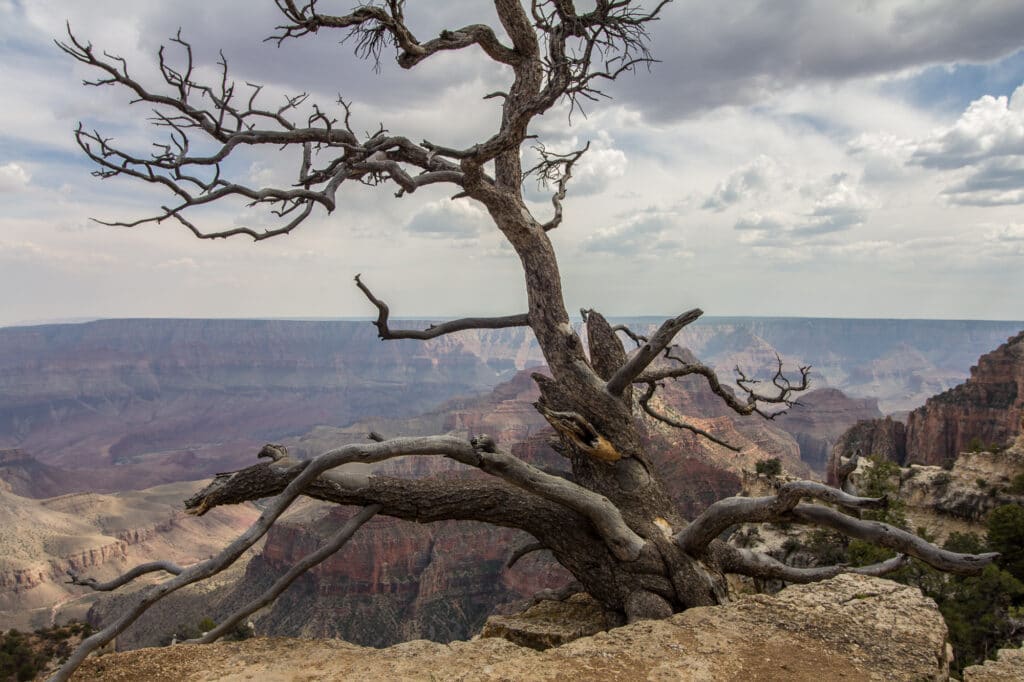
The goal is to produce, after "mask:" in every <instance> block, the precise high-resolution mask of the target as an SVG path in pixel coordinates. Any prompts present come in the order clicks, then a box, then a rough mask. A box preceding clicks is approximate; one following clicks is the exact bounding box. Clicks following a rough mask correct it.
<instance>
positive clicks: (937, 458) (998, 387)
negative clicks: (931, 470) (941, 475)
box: [828, 332, 1024, 482]
mask: <svg viewBox="0 0 1024 682" xmlns="http://www.w3.org/2000/svg"><path fill="white" fill-rule="evenodd" d="M1022 419H1024V332H1020V333H1018V334H1016V335H1015V336H1012V337H1010V338H1009V339H1008V340H1007V341H1006V343H1003V344H1002V345H1000V346H999V347H998V348H996V349H995V350H992V351H990V352H988V353H985V354H984V355H982V356H981V357H980V358H979V359H978V361H977V364H976V365H974V366H973V367H971V370H970V376H969V377H968V378H967V380H966V381H964V382H963V383H962V384H959V385H957V386H955V387H953V388H951V389H949V390H947V391H944V392H942V393H940V394H938V395H935V396H932V397H931V398H929V399H928V400H927V401H926V402H925V404H924V405H922V406H921V407H919V408H917V409H916V410H913V411H912V412H911V413H910V414H909V415H908V417H907V424H906V426H905V427H904V425H903V424H901V423H899V422H895V421H894V420H891V419H888V418H887V419H873V420H864V421H861V422H858V423H857V424H856V425H855V426H853V427H851V428H850V429H849V430H848V431H847V432H846V433H845V434H843V436H842V437H841V438H840V439H839V441H838V442H837V443H836V445H835V447H834V448H833V450H832V454H831V456H830V459H829V465H828V470H829V477H828V480H829V481H830V482H834V481H835V471H836V469H837V467H838V466H839V462H840V461H842V460H844V459H846V458H849V457H851V456H853V455H861V456H868V455H872V454H877V455H881V456H883V457H885V458H886V459H889V460H891V461H894V462H896V463H898V464H900V465H907V464H926V465H937V466H945V467H951V466H953V463H954V462H955V461H956V459H957V457H958V456H960V455H961V453H963V452H965V451H967V450H995V451H997V452H998V451H999V450H1000V449H1001V448H1003V447H1005V446H1007V445H1008V444H1009V443H1011V442H1012V441H1013V440H1014V439H1015V438H1016V437H1017V436H1018V435H1019V434H1020V433H1021V431H1022V429H1024V423H1022Z"/></svg>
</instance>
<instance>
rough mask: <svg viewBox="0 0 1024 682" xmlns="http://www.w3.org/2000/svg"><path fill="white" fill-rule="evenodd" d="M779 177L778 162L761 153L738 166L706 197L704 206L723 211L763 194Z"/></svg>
mask: <svg viewBox="0 0 1024 682" xmlns="http://www.w3.org/2000/svg"><path fill="white" fill-rule="evenodd" d="M777 177H778V164H777V163H776V162H775V160H774V159H772V158H771V157H769V156H765V155H764V154H761V155H760V156H758V157H757V158H756V159H754V160H753V161H751V162H750V163H748V164H747V165H745V166H742V167H740V168H737V169H736V170H734V171H733V172H732V173H730V174H729V177H727V178H726V179H725V180H723V181H722V182H720V183H718V185H717V186H716V187H715V190H714V191H713V192H712V193H711V196H709V197H708V198H707V199H705V201H704V203H703V205H702V208H707V209H712V210H715V211H721V210H723V209H725V208H728V207H729V206H732V205H733V204H735V203H737V202H740V201H743V200H745V199H749V198H750V197H751V196H755V195H763V194H764V193H765V191H766V190H768V188H769V185H770V184H772V183H773V182H774V181H775V179H776V178H777Z"/></svg>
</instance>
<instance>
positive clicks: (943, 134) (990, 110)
mask: <svg viewBox="0 0 1024 682" xmlns="http://www.w3.org/2000/svg"><path fill="white" fill-rule="evenodd" d="M908 163H910V164H913V165H916V166H920V167H922V168H928V169H934V170H937V171H940V172H945V173H946V174H947V176H948V177H949V178H950V179H948V180H947V183H948V184H947V185H946V187H945V188H944V189H943V190H942V195H943V196H944V197H945V198H946V199H947V200H948V201H949V202H950V203H952V204H959V205H963V206H1004V205H1016V204H1024V85H1021V86H1020V87H1018V88H1017V89H1016V90H1014V92H1013V94H1012V95H1011V96H1010V97H992V96H990V95H985V96H984V97H981V98H979V99H977V100H975V101H973V102H971V104H970V105H969V106H968V107H967V110H966V111H964V113H963V114H962V115H961V116H960V117H959V118H958V119H957V120H956V122H955V123H953V125H951V126H948V127H945V128H940V129H937V130H935V131H933V132H932V133H931V134H930V135H928V136H927V137H925V138H924V139H922V140H919V141H918V142H917V143H916V145H915V148H914V150H913V153H912V154H911V155H910V158H909V161H908Z"/></svg>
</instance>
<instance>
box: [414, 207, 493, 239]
mask: <svg viewBox="0 0 1024 682" xmlns="http://www.w3.org/2000/svg"><path fill="white" fill-rule="evenodd" d="M489 220H490V219H489V217H488V216H487V214H486V213H485V212H484V210H483V209H482V208H480V207H479V206H477V205H475V204H473V203H470V202H469V201H466V200H455V201H453V200H451V199H439V200H437V201H432V202H430V203H429V204H426V205H425V206H424V207H423V208H421V209H420V210H419V211H417V212H416V213H415V214H414V215H413V216H412V218H410V219H409V221H408V222H407V223H406V224H405V229H406V231H407V232H411V233H412V234H414V235H417V236H422V237H430V238H434V239H459V240H462V239H475V238H476V237H477V236H478V235H479V234H480V231H481V228H482V227H483V226H485V225H487V224H489Z"/></svg>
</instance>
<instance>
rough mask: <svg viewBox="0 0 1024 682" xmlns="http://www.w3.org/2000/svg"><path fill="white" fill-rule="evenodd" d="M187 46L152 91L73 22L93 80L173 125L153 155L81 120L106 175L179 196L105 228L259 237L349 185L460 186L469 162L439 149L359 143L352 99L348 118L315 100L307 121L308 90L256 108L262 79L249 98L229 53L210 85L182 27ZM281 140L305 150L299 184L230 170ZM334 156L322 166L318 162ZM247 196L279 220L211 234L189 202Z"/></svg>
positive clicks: (325, 204) (77, 53)
mask: <svg viewBox="0 0 1024 682" xmlns="http://www.w3.org/2000/svg"><path fill="white" fill-rule="evenodd" d="M171 42H172V43H174V44H176V45H177V46H179V48H180V49H181V50H182V52H183V53H184V65H183V66H181V67H178V68H176V67H173V66H171V65H170V64H169V62H168V61H167V57H166V54H165V51H164V49H163V48H161V49H160V51H159V54H158V59H159V70H160V73H161V76H162V77H163V80H164V86H166V87H165V88H164V90H165V92H160V91H155V90H151V89H149V88H147V87H146V86H144V85H143V84H142V83H141V82H139V81H138V80H136V79H135V78H133V77H132V76H131V75H130V74H129V73H128V69H127V66H126V63H125V60H124V59H122V58H121V57H118V56H116V55H111V54H107V53H104V54H102V55H100V54H97V52H96V50H95V49H94V48H93V46H92V44H91V43H87V42H83V41H81V40H79V39H78V38H77V37H76V36H75V35H74V34H73V33H72V32H71V29H70V27H69V28H68V42H58V43H57V45H58V46H59V47H60V49H61V50H63V51H64V52H65V53H67V54H68V55H70V56H71V57H73V58H74V59H76V60H78V61H80V62H82V63H84V64H87V65H89V66H92V67H94V68H96V69H98V70H100V71H101V72H103V73H104V74H105V76H104V77H102V78H99V79H97V80H94V81H86V84H87V85H93V86H105V85H118V86H122V87H124V88H127V89H128V90H129V91H131V92H132V93H133V94H134V96H135V99H134V100H133V101H134V102H135V103H140V102H141V103H147V104H151V105H153V106H154V107H156V109H155V110H154V114H153V118H152V119H151V120H152V123H153V125H155V126H157V127H158V128H164V129H167V130H168V140H167V142H166V143H159V144H156V145H154V146H155V147H156V151H155V152H153V153H152V154H151V155H149V156H148V157H144V156H137V155H133V154H130V153H127V152H125V151H123V150H121V149H119V148H118V147H116V146H114V145H113V144H112V142H111V140H110V138H106V137H104V136H102V135H101V134H100V133H99V132H95V131H94V132H88V131H86V130H85V128H84V126H83V125H81V124H79V126H78V129H77V130H76V132H75V138H76V141H77V142H78V145H79V147H81V149H82V150H83V151H84V152H85V153H86V155H87V156H88V157H89V158H90V159H92V160H93V161H94V162H95V163H96V164H97V165H98V166H99V169H98V170H97V171H95V172H94V175H96V176H98V177H100V178H110V177H117V176H127V177H132V178H135V179H137V180H140V181H142V182H146V183H150V184H156V185H160V186H162V187H164V188H166V189H167V190H169V191H170V192H171V193H172V194H173V195H174V196H175V201H176V203H174V204H169V205H165V206H163V207H162V212H161V213H159V214H157V215H154V216H150V217H147V218H142V219H139V220H134V221H98V222H101V223H102V224H105V225H116V226H123V227H135V226H138V225H142V224H145V223H150V222H156V223H159V222H163V221H164V220H167V219H168V218H173V219H174V220H176V221H178V222H179V223H181V224H182V225H183V226H184V227H186V228H187V229H188V230H189V231H191V232H192V233H193V234H194V235H195V236H196V237H199V238H201V239H222V238H227V237H232V236H236V235H244V236H248V237H251V238H252V239H255V240H262V239H267V238H269V237H274V236H279V235H283V234H288V233H289V232H291V231H292V230H293V229H295V228H296V227H297V226H299V225H300V224H301V223H303V222H304V221H305V220H306V219H307V218H308V217H309V216H310V215H312V212H313V208H314V207H315V206H320V207H322V208H323V209H324V210H326V211H327V212H332V211H333V210H334V209H335V208H336V194H337V191H338V188H339V187H340V186H341V184H342V183H344V182H349V181H356V182H360V183H363V184H367V185H378V184H381V183H384V182H393V183H395V184H397V185H398V187H399V189H398V194H399V195H403V194H408V193H412V192H415V191H416V189H418V188H420V187H424V186H426V185H431V184H436V183H451V184H454V185H456V186H461V184H462V180H463V173H462V171H461V169H460V168H459V167H458V166H457V165H455V164H453V163H451V162H450V161H448V160H445V159H444V158H442V157H440V156H438V155H436V154H435V153H433V152H432V151H431V150H429V149H427V148H425V147H423V146H420V145H416V144H413V143H412V142H411V141H409V140H408V139H406V138H404V137H401V136H393V135H389V134H388V133H387V131H385V130H383V129H381V130H378V131H377V132H376V133H374V134H372V135H369V136H368V137H367V138H366V139H364V140H362V141H360V140H359V138H358V136H357V135H356V134H355V132H354V131H353V130H352V127H351V124H350V113H351V112H350V109H349V105H348V104H347V103H346V102H344V101H342V100H339V102H338V103H339V105H340V106H341V107H342V109H343V111H344V116H343V118H342V120H341V121H340V122H339V121H338V120H337V119H336V118H333V117H331V116H329V115H327V114H326V113H325V112H324V111H322V110H321V109H320V108H319V107H318V106H316V105H310V106H311V107H312V112H313V113H311V114H308V116H307V117H306V121H305V122H297V121H296V120H295V118H296V117H297V116H299V115H300V113H299V112H300V108H302V107H304V106H306V100H307V96H306V95H305V94H301V95H296V96H293V97H286V98H285V100H284V104H283V105H281V106H280V107H277V108H276V109H275V108H261V107H259V106H258V105H257V103H256V102H257V99H258V98H259V95H260V92H261V90H262V86H257V85H252V84H248V83H247V84H246V85H247V86H248V87H249V89H250V91H251V93H250V95H249V97H248V98H247V99H246V98H244V97H243V96H240V93H239V91H238V86H237V84H236V83H235V82H234V81H231V80H230V78H229V77H228V65H227V60H226V58H225V57H224V56H223V55H221V58H220V62H219V63H218V65H219V66H220V68H221V78H220V82H219V83H217V84H214V85H207V84H205V83H202V82H199V81H198V80H196V79H195V77H194V72H195V67H194V64H193V58H192V46H191V45H190V44H189V43H188V42H186V41H185V40H183V39H182V38H181V36H180V34H179V35H178V36H176V37H174V38H172V39H171ZM195 136H198V137H199V138H200V139H201V140H202V141H204V142H212V143H215V144H216V148H215V150H214V151H213V152H212V153H210V154H205V155H195V154H192V153H191V149H192V148H193V147H194V146H196V142H195V141H194V140H193V137H195ZM257 145H273V146H275V147H279V148H287V147H294V148H298V149H299V150H301V154H300V159H299V167H298V181H297V182H296V183H295V184H294V185H293V186H290V187H262V188H257V187H250V186H248V185H246V184H245V183H240V182H231V181H229V180H227V179H226V178H225V177H224V171H225V167H224V165H223V163H224V162H225V161H226V160H227V159H228V157H230V156H231V155H232V153H234V152H235V151H237V150H238V149H240V148H244V147H252V146H257ZM325 155H327V156H330V158H329V159H327V160H326V161H325V162H324V163H323V164H322V165H317V160H318V159H319V158H320V157H322V156H325ZM232 197H233V198H236V199H240V200H242V201H244V202H247V204H248V205H249V206H250V207H251V206H262V207H266V208H267V210H268V212H269V213H270V214H271V215H272V216H273V218H274V220H275V221H279V222H280V223H281V224H279V225H278V226H276V227H268V228H256V227H235V228H230V229H225V230H218V231H213V232H206V231H203V230H201V229H200V228H199V227H197V226H196V225H195V224H194V223H193V222H192V221H191V220H189V219H188V218H187V217H186V216H185V215H184V212H185V211H186V209H191V208H195V207H200V206H204V205H206V204H210V203H213V202H216V201H220V200H223V199H226V198H232Z"/></svg>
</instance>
